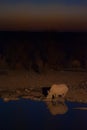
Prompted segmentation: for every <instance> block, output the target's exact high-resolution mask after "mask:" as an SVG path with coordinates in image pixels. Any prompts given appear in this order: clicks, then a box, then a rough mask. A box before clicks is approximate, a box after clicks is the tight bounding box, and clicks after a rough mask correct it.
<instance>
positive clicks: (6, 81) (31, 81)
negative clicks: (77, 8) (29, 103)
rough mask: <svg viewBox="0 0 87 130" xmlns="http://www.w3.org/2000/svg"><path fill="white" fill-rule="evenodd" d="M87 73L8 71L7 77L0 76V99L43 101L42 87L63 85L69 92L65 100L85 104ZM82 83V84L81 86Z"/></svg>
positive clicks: (86, 100) (86, 101)
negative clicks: (66, 86)
mask: <svg viewBox="0 0 87 130" xmlns="http://www.w3.org/2000/svg"><path fill="white" fill-rule="evenodd" d="M85 82H87V73H86V72H71V71H54V70H50V71H48V72H45V73H43V74H37V73H35V72H33V71H31V72H25V71H21V72H18V71H14V72H13V71H9V73H8V74H7V75H0V98H3V100H4V101H10V100H17V99H18V98H20V97H22V98H26V99H33V100H44V99H45V98H46V97H45V96H44V95H43V94H42V87H50V86H51V85H52V84H55V83H56V84H61V83H64V84H66V85H68V87H69V91H68V93H67V95H66V97H65V100H67V101H72V102H82V103H87V84H86V83H85ZM83 83H84V84H83Z"/></svg>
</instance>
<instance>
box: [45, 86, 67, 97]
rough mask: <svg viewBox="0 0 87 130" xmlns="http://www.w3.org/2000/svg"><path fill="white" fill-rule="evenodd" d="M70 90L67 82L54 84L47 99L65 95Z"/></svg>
mask: <svg viewBox="0 0 87 130" xmlns="http://www.w3.org/2000/svg"><path fill="white" fill-rule="evenodd" d="M67 92H68V86H67V85H66V84H53V85H52V86H51V88H50V90H49V91H48V95H47V99H54V98H57V97H63V98H64V97H65V96H66V93H67Z"/></svg>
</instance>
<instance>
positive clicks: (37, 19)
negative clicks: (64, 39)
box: [0, 0, 87, 30]
mask: <svg viewBox="0 0 87 130" xmlns="http://www.w3.org/2000/svg"><path fill="white" fill-rule="evenodd" d="M35 29H39V30H50V29H52V30H53V29H54V30H87V1H86V0H0V30H35Z"/></svg>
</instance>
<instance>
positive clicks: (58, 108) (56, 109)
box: [46, 101, 68, 115]
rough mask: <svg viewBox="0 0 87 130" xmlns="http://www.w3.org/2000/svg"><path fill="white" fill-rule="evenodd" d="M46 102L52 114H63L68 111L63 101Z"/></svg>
mask: <svg viewBox="0 0 87 130" xmlns="http://www.w3.org/2000/svg"><path fill="white" fill-rule="evenodd" d="M46 104H47V106H48V109H49V111H50V113H51V114H52V115H58V114H65V113H66V112H67V111H68V106H67V105H66V104H65V103H64V102H58V101H52V102H46Z"/></svg>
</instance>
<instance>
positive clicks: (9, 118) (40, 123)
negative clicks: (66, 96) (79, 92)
mask: <svg viewBox="0 0 87 130" xmlns="http://www.w3.org/2000/svg"><path fill="white" fill-rule="evenodd" d="M81 106H82V107H86V106H87V104H81V103H71V102H65V103H59V102H42V101H33V100H24V99H20V100H18V101H9V102H3V100H2V99H0V130H58V129H59V130H66V129H67V130H87V111H80V110H75V109H72V108H76V107H81ZM47 108H49V109H47Z"/></svg>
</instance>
